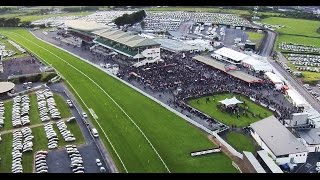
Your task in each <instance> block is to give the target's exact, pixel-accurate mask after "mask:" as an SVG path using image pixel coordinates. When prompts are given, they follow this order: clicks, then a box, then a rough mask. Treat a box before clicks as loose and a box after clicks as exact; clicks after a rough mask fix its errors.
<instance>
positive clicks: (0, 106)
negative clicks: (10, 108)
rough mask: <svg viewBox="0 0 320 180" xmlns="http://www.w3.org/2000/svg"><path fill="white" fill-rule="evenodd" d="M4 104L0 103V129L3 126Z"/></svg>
mask: <svg viewBox="0 0 320 180" xmlns="http://www.w3.org/2000/svg"><path fill="white" fill-rule="evenodd" d="M4 111H5V109H4V103H3V102H1V101H0V128H2V127H3V126H4V119H5V117H4Z"/></svg>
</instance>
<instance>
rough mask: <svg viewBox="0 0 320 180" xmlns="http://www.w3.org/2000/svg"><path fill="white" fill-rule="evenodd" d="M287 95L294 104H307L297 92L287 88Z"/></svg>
mask: <svg viewBox="0 0 320 180" xmlns="http://www.w3.org/2000/svg"><path fill="white" fill-rule="evenodd" d="M287 95H288V96H289V97H290V98H291V100H292V102H293V104H294V105H296V106H303V107H304V106H308V103H307V102H306V101H305V100H304V98H303V97H301V96H300V94H298V93H297V92H295V91H294V90H292V89H288V90H287Z"/></svg>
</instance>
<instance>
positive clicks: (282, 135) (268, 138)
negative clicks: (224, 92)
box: [250, 116, 308, 165]
mask: <svg viewBox="0 0 320 180" xmlns="http://www.w3.org/2000/svg"><path fill="white" fill-rule="evenodd" d="M250 127H251V135H252V137H253V138H254V139H255V140H256V141H257V143H258V144H259V146H261V148H262V149H264V150H266V151H267V152H268V154H269V155H270V156H271V157H272V159H273V160H275V161H276V163H277V164H278V165H283V164H286V163H288V164H299V163H305V162H306V161H307V157H308V149H307V148H306V146H304V145H303V143H301V142H300V141H299V140H298V139H297V138H296V137H295V136H294V135H293V134H292V133H291V132H290V131H289V130H288V129H287V128H286V127H284V125H282V124H281V123H280V122H279V120H278V119H276V118H275V117H274V116H270V117H268V118H265V119H263V120H261V121H258V122H255V123H253V124H251V125H250Z"/></svg>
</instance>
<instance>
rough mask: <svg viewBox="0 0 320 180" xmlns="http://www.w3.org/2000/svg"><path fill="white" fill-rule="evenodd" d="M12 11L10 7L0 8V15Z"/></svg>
mask: <svg viewBox="0 0 320 180" xmlns="http://www.w3.org/2000/svg"><path fill="white" fill-rule="evenodd" d="M12 9H14V8H12V7H0V13H1V14H2V13H6V12H8V11H11V10H12Z"/></svg>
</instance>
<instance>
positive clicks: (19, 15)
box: [0, 12, 93, 22]
mask: <svg viewBox="0 0 320 180" xmlns="http://www.w3.org/2000/svg"><path fill="white" fill-rule="evenodd" d="M92 13H93V12H72V13H61V14H45V15H40V14H39V15H25V13H12V14H2V15H0V18H13V17H17V18H20V20H21V22H23V21H35V20H39V19H43V18H49V17H56V16H86V15H89V14H92Z"/></svg>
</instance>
